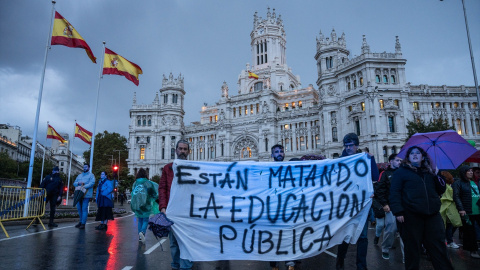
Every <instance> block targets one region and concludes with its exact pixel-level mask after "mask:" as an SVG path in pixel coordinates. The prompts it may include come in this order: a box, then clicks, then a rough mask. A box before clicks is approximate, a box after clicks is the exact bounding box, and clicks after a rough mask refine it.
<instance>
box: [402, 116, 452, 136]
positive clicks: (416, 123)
mask: <svg viewBox="0 0 480 270" xmlns="http://www.w3.org/2000/svg"><path fill="white" fill-rule="evenodd" d="M449 129H451V130H455V127H453V126H450V125H449V124H448V121H447V119H444V118H438V119H433V120H430V122H428V123H426V122H425V121H424V120H422V119H420V118H414V119H413V121H410V120H408V122H407V130H408V132H407V135H408V136H407V139H406V140H405V141H408V140H409V139H410V137H412V136H413V134H415V133H426V132H433V131H442V130H449Z"/></svg>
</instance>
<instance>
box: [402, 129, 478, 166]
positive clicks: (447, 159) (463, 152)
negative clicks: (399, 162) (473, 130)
mask: <svg viewBox="0 0 480 270" xmlns="http://www.w3.org/2000/svg"><path fill="white" fill-rule="evenodd" d="M412 146H418V147H420V148H422V149H423V150H425V152H427V154H428V155H429V156H430V159H431V160H432V165H433V166H435V165H436V166H437V168H438V169H443V170H454V169H456V168H457V167H458V166H460V164H462V163H463V162H464V161H465V160H466V159H467V158H469V157H470V156H471V155H473V154H474V153H475V152H476V151H477V149H475V147H473V146H472V145H471V144H470V143H468V142H467V141H466V140H465V139H464V138H462V136H460V135H458V133H457V132H455V131H453V130H445V131H436V132H428V133H416V134H414V135H413V136H412V137H411V138H410V139H409V140H408V142H407V143H406V144H405V145H404V146H403V147H402V150H401V151H400V153H398V157H400V158H405V155H406V153H407V150H408V149H409V148H410V147H412Z"/></svg>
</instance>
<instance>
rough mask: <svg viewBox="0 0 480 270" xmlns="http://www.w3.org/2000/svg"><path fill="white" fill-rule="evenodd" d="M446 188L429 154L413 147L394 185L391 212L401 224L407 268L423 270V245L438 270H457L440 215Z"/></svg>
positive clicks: (392, 187) (394, 177) (400, 230)
mask: <svg viewBox="0 0 480 270" xmlns="http://www.w3.org/2000/svg"><path fill="white" fill-rule="evenodd" d="M445 189H446V186H445V181H444V180H443V179H442V178H439V177H437V175H435V173H434V171H433V169H432V165H431V163H430V159H429V157H428V155H427V153H426V152H425V151H424V150H423V149H422V148H420V147H417V146H412V147H410V148H409V149H408V150H407V153H406V156H405V159H404V160H403V162H402V165H401V166H400V168H398V169H397V170H396V171H395V172H394V173H393V178H392V182H391V186H390V210H391V211H392V213H393V214H394V215H395V217H396V219H397V221H398V222H399V226H398V230H399V232H400V236H401V237H402V240H403V243H404V247H405V269H419V267H420V254H421V252H422V244H423V245H424V247H425V248H426V249H427V251H428V252H429V255H430V257H431V260H432V264H433V267H434V269H453V266H452V264H451V262H450V260H449V259H448V256H447V247H446V245H445V227H444V226H443V220H442V216H441V215H440V212H439V211H440V204H441V203H440V196H441V195H442V194H443V193H444V192H445Z"/></svg>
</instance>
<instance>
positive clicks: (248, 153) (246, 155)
mask: <svg viewBox="0 0 480 270" xmlns="http://www.w3.org/2000/svg"><path fill="white" fill-rule="evenodd" d="M251 157H252V150H251V149H250V147H244V148H242V151H240V158H242V159H244V158H251Z"/></svg>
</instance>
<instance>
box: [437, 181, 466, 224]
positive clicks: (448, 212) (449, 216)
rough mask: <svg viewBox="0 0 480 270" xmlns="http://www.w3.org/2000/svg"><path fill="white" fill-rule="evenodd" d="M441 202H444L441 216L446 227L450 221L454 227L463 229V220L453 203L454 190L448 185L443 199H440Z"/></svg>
mask: <svg viewBox="0 0 480 270" xmlns="http://www.w3.org/2000/svg"><path fill="white" fill-rule="evenodd" d="M440 201H441V202H442V205H441V206H440V215H442V218H443V224H444V225H445V226H446V224H447V221H449V222H450V223H452V225H453V227H461V226H462V219H461V218H460V214H459V213H458V210H457V207H456V206H455V202H454V201H453V189H452V187H451V186H450V185H447V189H446V190H445V193H443V195H442V198H440Z"/></svg>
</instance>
